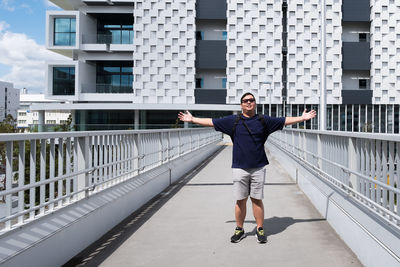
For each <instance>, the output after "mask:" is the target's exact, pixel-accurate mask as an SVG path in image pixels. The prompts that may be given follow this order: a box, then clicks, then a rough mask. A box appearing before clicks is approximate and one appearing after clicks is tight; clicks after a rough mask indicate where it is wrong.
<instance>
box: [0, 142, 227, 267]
mask: <svg viewBox="0 0 400 267" xmlns="http://www.w3.org/2000/svg"><path fill="white" fill-rule="evenodd" d="M219 148H220V146H217V145H216V143H215V144H211V145H208V146H206V147H203V148H201V149H200V150H198V151H194V152H192V153H189V154H186V155H184V156H182V157H180V158H178V159H175V160H173V161H171V162H170V163H168V164H164V165H162V166H160V167H157V168H155V169H153V170H150V171H148V172H145V173H143V174H141V175H139V176H137V177H135V178H132V179H130V180H128V181H126V182H123V183H121V184H119V185H116V186H114V187H112V188H109V189H107V190H104V191H102V192H100V193H98V194H95V195H93V196H91V197H90V198H87V199H84V200H82V201H79V202H77V203H75V204H72V205H70V206H68V207H65V208H63V209H60V210H58V211H55V212H54V213H52V214H49V215H47V216H44V217H43V218H41V219H38V220H35V221H33V222H32V223H29V224H26V225H24V226H22V227H20V228H18V229H14V230H13V231H11V232H8V233H6V234H3V235H2V236H1V239H0V264H1V265H2V266H41V267H46V266H49V267H52V266H61V265H62V264H64V263H65V262H67V261H68V260H69V259H71V258H72V257H73V256H75V255H76V254H78V253H79V252H80V251H82V250H83V249H85V248H86V247H87V246H89V245H90V244H91V243H93V242H94V241H96V240H97V239H99V238H100V237H101V236H102V235H104V234H105V233H106V232H107V231H109V230H110V229H112V228H113V227H114V226H115V225H116V224H118V223H119V222H121V221H122V220H123V219H125V218H126V217H127V216H129V215H130V214H131V213H132V212H134V211H136V210H137V209H139V208H140V207H141V206H142V205H144V204H145V203H146V202H148V201H149V200H151V199H152V198H153V197H155V196H156V195H157V194H159V193H160V192H162V191H163V190H164V189H165V188H167V187H168V186H169V185H170V184H171V183H174V182H176V181H178V180H179V179H180V178H182V176H183V175H184V174H186V173H188V172H189V171H190V170H192V169H193V168H194V167H195V166H197V165H199V164H200V163H201V162H203V161H204V160H206V159H207V158H209V157H210V156H211V155H212V154H213V153H214V152H216V151H217V150H218V149H219Z"/></svg>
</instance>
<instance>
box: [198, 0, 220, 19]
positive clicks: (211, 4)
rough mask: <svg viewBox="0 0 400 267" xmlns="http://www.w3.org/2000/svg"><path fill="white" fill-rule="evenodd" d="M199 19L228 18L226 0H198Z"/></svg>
mask: <svg viewBox="0 0 400 267" xmlns="http://www.w3.org/2000/svg"><path fill="white" fill-rule="evenodd" d="M196 18H197V19H226V0H197V2H196Z"/></svg>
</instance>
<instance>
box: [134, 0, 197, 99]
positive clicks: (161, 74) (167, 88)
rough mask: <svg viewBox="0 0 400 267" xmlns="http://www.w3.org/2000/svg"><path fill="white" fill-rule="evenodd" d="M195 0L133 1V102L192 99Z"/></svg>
mask: <svg viewBox="0 0 400 267" xmlns="http://www.w3.org/2000/svg"><path fill="white" fill-rule="evenodd" d="M195 4H196V1H195V0H166V1H160V0H142V1H135V10H134V18H135V22H134V29H135V37H134V46H135V48H134V53H133V60H134V66H133V75H134V82H133V90H134V96H133V98H134V99H133V101H134V103H156V104H193V103H194V88H195V83H194V81H195V72H196V70H195V59H196V55H195V45H196V40H195V30H196V29H195V16H196V8H195Z"/></svg>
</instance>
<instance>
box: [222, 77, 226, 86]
mask: <svg viewBox="0 0 400 267" xmlns="http://www.w3.org/2000/svg"><path fill="white" fill-rule="evenodd" d="M222 88H223V89H226V78H222Z"/></svg>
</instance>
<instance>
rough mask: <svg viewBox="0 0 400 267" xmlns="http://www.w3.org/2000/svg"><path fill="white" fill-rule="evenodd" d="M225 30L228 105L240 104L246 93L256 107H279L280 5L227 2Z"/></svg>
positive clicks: (276, 2) (252, 0)
mask: <svg viewBox="0 0 400 267" xmlns="http://www.w3.org/2000/svg"><path fill="white" fill-rule="evenodd" d="M227 28H228V40H227V53H228V55H227V103H228V104H237V103H239V101H240V97H241V96H242V94H243V93H245V92H252V93H253V94H254V96H255V97H256V99H257V102H258V103H259V104H265V103H269V101H270V98H271V101H272V102H273V103H280V102H281V90H282V53H281V47H282V44H281V37H282V1H280V0H266V1H265V0H264V1H259V0H248V1H243V0H228V5H227ZM266 83H267V84H269V85H267V86H269V87H270V88H268V87H266V86H265V84H266ZM267 89H273V90H274V92H273V94H272V95H271V96H270V95H269V94H270V91H268V90H267Z"/></svg>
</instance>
